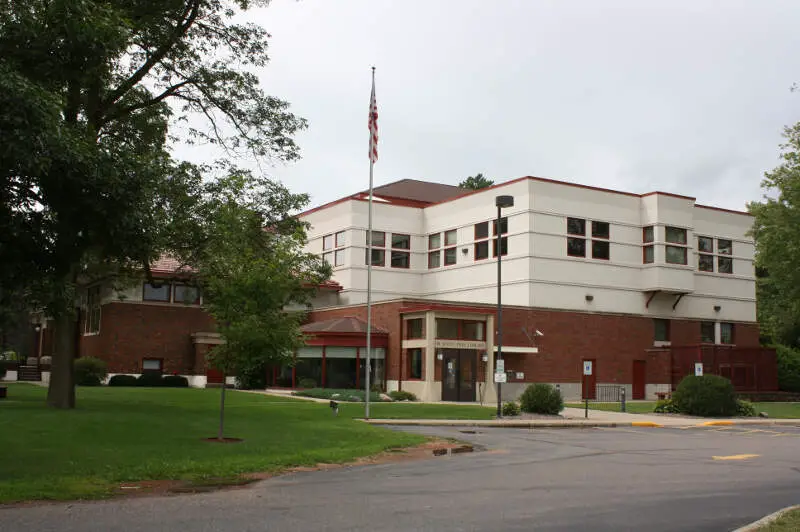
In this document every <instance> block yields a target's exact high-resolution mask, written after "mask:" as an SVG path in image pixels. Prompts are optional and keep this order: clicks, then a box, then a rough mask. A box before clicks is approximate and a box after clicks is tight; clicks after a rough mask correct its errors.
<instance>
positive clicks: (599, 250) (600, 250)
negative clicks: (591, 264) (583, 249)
mask: <svg viewBox="0 0 800 532" xmlns="http://www.w3.org/2000/svg"><path fill="white" fill-rule="evenodd" d="M608 246H609V243H608V242H606V241H605V240H592V258H593V259H604V260H608V259H609V253H610V251H609V248H608Z"/></svg>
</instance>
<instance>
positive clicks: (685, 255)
mask: <svg viewBox="0 0 800 532" xmlns="http://www.w3.org/2000/svg"><path fill="white" fill-rule="evenodd" d="M670 248H672V249H679V250H681V251H682V252H683V261H682V262H674V261H671V260H670V259H669V249H670ZM664 262H665V263H666V264H676V265H678V266H686V265H687V264H688V263H689V249H688V248H687V247H686V246H675V245H672V244H665V245H664Z"/></svg>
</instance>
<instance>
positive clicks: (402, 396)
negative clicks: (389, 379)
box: [389, 390, 417, 401]
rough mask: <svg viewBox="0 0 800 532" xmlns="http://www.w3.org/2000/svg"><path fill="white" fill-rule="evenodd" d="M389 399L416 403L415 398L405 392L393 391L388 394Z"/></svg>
mask: <svg viewBox="0 0 800 532" xmlns="http://www.w3.org/2000/svg"><path fill="white" fill-rule="evenodd" d="M389 397H391V398H392V401H416V400H417V396H416V395H414V394H413V393H411V392H407V391H405V390H395V391H393V392H389Z"/></svg>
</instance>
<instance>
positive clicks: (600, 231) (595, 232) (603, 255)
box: [567, 218, 611, 260]
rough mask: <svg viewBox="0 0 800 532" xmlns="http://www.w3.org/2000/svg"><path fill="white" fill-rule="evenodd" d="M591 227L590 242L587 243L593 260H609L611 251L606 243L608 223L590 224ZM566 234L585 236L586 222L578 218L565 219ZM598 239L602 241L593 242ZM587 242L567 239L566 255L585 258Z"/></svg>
mask: <svg viewBox="0 0 800 532" xmlns="http://www.w3.org/2000/svg"><path fill="white" fill-rule="evenodd" d="M591 227H592V240H590V241H589V244H590V245H591V250H592V258H593V259H602V260H609V259H610V258H611V249H610V245H609V243H608V238H609V234H610V229H609V223H608V222H597V221H592V222H591ZM567 234H568V235H585V234H586V220H581V219H580V218H567ZM595 238H599V239H602V240H594V239H595ZM586 245H587V242H586V240H585V239H583V238H575V237H569V236H568V237H567V255H568V256H570V257H586Z"/></svg>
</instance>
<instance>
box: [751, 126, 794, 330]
mask: <svg viewBox="0 0 800 532" xmlns="http://www.w3.org/2000/svg"><path fill="white" fill-rule="evenodd" d="M784 137H785V138H786V142H785V143H784V144H783V145H782V146H781V147H782V153H781V159H782V163H781V164H780V165H779V166H778V167H777V168H775V169H774V170H772V171H771V172H767V173H766V174H765V177H764V180H763V182H762V187H763V189H764V191H765V193H766V194H765V196H764V199H763V201H761V202H752V203H750V204H749V205H748V208H749V210H750V213H751V214H753V216H755V223H754V226H753V236H754V237H755V242H756V267H757V270H758V273H759V276H758V280H757V283H758V285H757V286H758V319H759V323H760V325H761V328H762V331H763V332H764V334H765V336H768V337H770V338H771V340H772V341H774V342H779V343H784V344H787V345H792V346H800V268H798V264H800V123H797V124H795V125H794V126H791V127H787V128H786V129H785V130H784Z"/></svg>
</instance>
